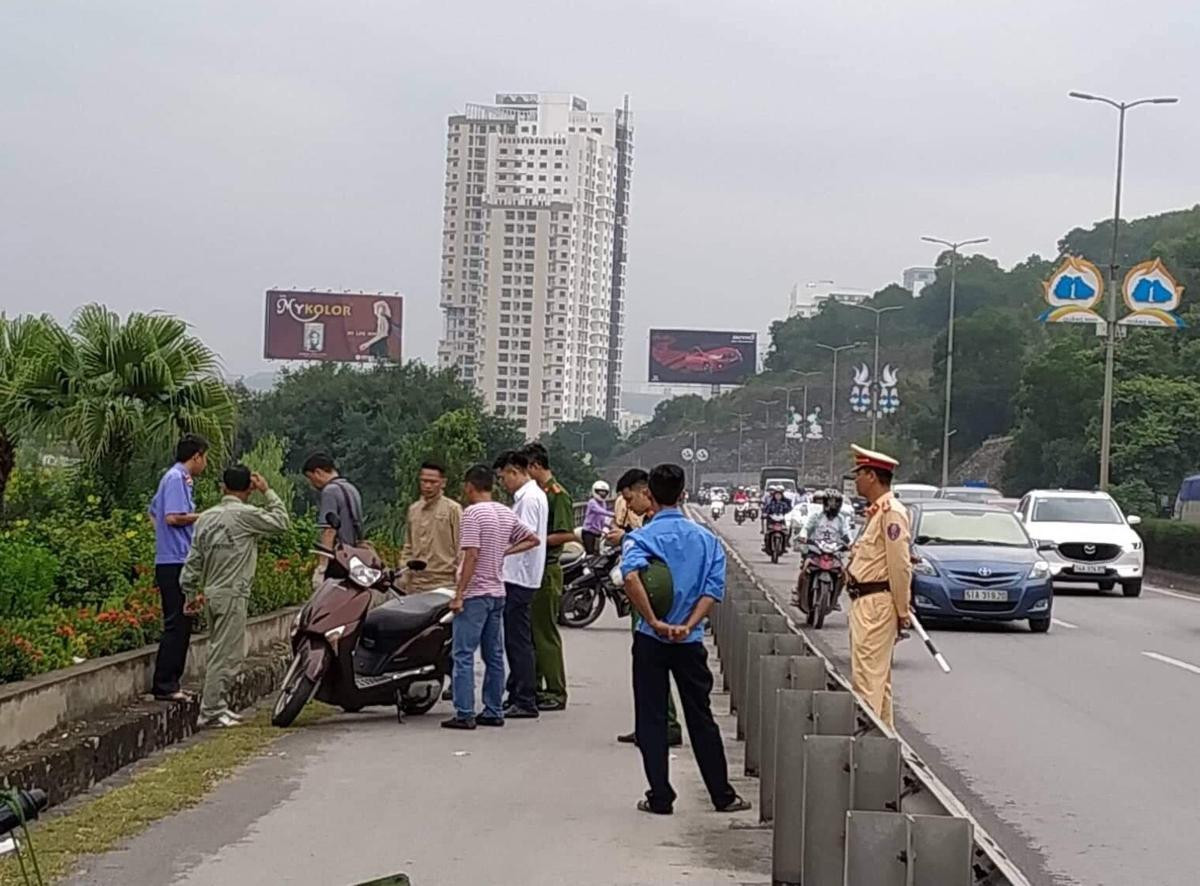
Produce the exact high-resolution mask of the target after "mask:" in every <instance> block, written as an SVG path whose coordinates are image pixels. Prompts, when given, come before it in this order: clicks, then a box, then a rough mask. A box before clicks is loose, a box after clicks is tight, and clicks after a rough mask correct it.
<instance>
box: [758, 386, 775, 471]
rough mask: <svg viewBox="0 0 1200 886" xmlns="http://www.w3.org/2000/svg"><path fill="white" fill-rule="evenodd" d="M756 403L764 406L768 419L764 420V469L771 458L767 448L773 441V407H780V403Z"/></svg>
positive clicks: (760, 401)
mask: <svg viewBox="0 0 1200 886" xmlns="http://www.w3.org/2000/svg"><path fill="white" fill-rule="evenodd" d="M754 402H756V403H757V404H758V405H759V406H762V407H764V408H765V409H766V418H765V419H764V424H763V467H764V468H765V467H766V466H767V465H768V464H770V456H769V454H768V450H767V446H768V445H769V443H770V440H771V407H772V406H778V405H779V401H778V400H756V401H754Z"/></svg>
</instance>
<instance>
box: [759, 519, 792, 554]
mask: <svg viewBox="0 0 1200 886" xmlns="http://www.w3.org/2000/svg"><path fill="white" fill-rule="evenodd" d="M788 534H789V531H788V525H787V519H786V518H785V517H784V516H783V515H781V514H772V515H771V516H770V517H768V518H767V533H766V538H765V539H764V540H763V541H764V547H765V548H766V551H767V554H768V555H770V557H771V562H772V563H778V562H779V558H780V557H782V556H783V552H784V551H786V550H787V540H788Z"/></svg>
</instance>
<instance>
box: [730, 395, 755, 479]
mask: <svg viewBox="0 0 1200 886" xmlns="http://www.w3.org/2000/svg"><path fill="white" fill-rule="evenodd" d="M751 414H752V413H749V412H735V413H734V417H735V418H737V420H738V448H737V472H738V482H739V483H740V482H741V480H742V476H741V475H742V422H743V421H744V420H745V419H747V418H749V417H750V416H751Z"/></svg>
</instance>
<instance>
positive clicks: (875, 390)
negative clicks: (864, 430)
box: [854, 304, 904, 449]
mask: <svg viewBox="0 0 1200 886" xmlns="http://www.w3.org/2000/svg"><path fill="white" fill-rule="evenodd" d="M854 307H856V308H862V309H863V310H864V311H871V312H872V313H873V314H874V315H875V374H874V375H872V376H871V378H872V379H873V381H874V384H873V386H872V388H871V448H872V449H874V448H875V426H876V424H877V423H878V420H879V318H880V317H881V316H882V315H883V314H886V313H887V312H888V311H900V310H903V308H904V305H892V306H891V307H887V308H873V307H871V306H870V305H863V304H858V305H855V306H854Z"/></svg>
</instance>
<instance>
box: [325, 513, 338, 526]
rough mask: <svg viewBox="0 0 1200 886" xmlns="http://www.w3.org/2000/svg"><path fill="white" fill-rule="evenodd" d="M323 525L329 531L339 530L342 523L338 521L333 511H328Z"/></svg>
mask: <svg viewBox="0 0 1200 886" xmlns="http://www.w3.org/2000/svg"><path fill="white" fill-rule="evenodd" d="M325 525H326V526H328V527H330V528H331V529H341V528H342V521H341V520H339V519H338V515H337V514H335V513H334V512H333V511H328V512H326V514H325Z"/></svg>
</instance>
